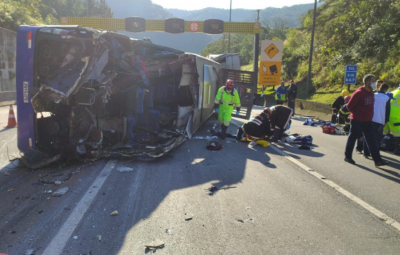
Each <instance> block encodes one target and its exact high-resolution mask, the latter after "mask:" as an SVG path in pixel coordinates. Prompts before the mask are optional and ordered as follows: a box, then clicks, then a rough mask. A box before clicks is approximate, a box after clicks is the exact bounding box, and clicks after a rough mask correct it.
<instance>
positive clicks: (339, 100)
mask: <svg viewBox="0 0 400 255" xmlns="http://www.w3.org/2000/svg"><path fill="white" fill-rule="evenodd" d="M349 95H350V93H349V91H347V90H343V91H342V93H341V94H340V96H338V97H337V98H336V99H335V101H334V102H333V104H332V118H331V123H332V124H336V123H337V122H339V124H344V123H343V122H344V119H342V118H340V117H339V121H338V120H337V114H338V113H339V111H340V108H341V107H342V106H343V105H344V104H345V102H344V101H345V100H344V97H346V96H349ZM339 116H340V115H339Z"/></svg>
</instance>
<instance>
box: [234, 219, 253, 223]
mask: <svg viewBox="0 0 400 255" xmlns="http://www.w3.org/2000/svg"><path fill="white" fill-rule="evenodd" d="M237 221H238V222H239V223H245V222H254V220H253V219H245V220H237Z"/></svg>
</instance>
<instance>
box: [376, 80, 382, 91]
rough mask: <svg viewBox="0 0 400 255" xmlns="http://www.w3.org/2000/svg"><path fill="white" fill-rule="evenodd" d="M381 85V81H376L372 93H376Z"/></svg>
mask: <svg viewBox="0 0 400 255" xmlns="http://www.w3.org/2000/svg"><path fill="white" fill-rule="evenodd" d="M382 84H383V81H382V80H377V81H376V89H374V93H376V92H378V89H379V88H380V87H381V86H382Z"/></svg>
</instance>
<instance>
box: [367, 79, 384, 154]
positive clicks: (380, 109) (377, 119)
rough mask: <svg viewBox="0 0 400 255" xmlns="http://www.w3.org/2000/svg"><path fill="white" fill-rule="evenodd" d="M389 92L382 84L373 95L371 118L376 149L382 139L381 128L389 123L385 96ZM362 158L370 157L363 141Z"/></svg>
mask: <svg viewBox="0 0 400 255" xmlns="http://www.w3.org/2000/svg"><path fill="white" fill-rule="evenodd" d="M388 90H389V85H388V84H386V83H383V84H382V85H381V86H380V87H379V88H378V91H377V92H376V93H375V94H374V97H375V103H374V117H373V118H372V125H373V131H374V133H375V138H376V143H377V145H378V148H379V147H380V144H381V141H382V137H383V127H384V126H385V124H386V123H387V122H388V121H389V116H390V98H389V96H388V95H386V92H387V91H388ZM362 156H363V157H364V158H369V157H370V156H371V154H370V152H369V149H368V145H367V143H366V142H365V141H364V154H363V155H362Z"/></svg>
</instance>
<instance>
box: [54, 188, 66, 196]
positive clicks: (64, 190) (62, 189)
mask: <svg viewBox="0 0 400 255" xmlns="http://www.w3.org/2000/svg"><path fill="white" fill-rule="evenodd" d="M67 192H68V188H67V187H64V188H61V189H58V190H56V191H54V192H53V194H51V196H53V197H61V196H62V195H65V193H67Z"/></svg>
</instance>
